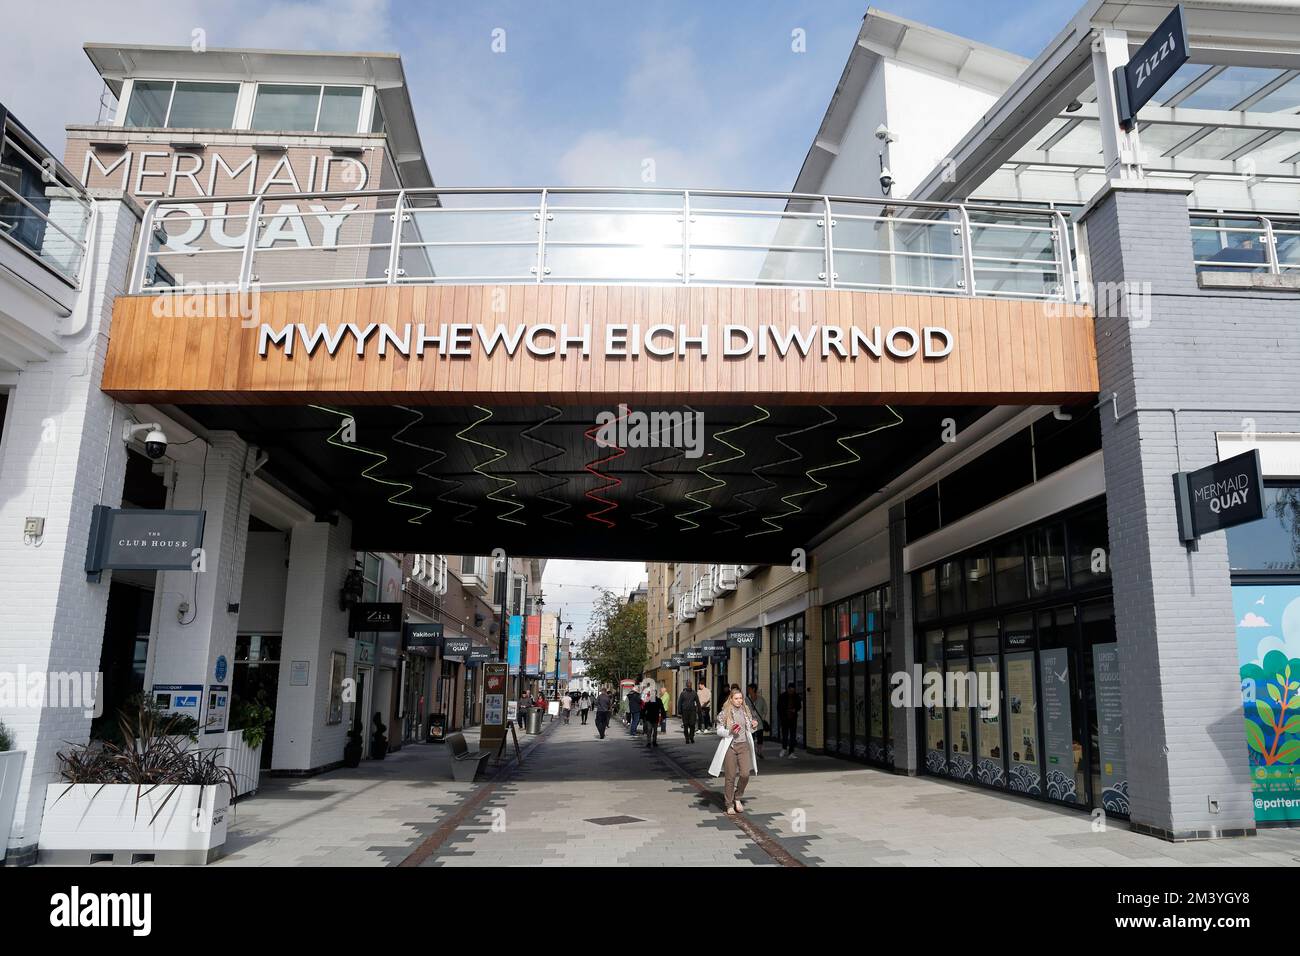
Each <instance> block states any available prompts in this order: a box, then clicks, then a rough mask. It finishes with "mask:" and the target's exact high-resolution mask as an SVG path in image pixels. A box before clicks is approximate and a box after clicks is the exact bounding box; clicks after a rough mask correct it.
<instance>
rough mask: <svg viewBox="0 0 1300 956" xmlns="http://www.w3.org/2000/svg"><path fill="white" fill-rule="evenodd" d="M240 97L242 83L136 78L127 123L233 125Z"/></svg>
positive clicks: (192, 126) (196, 126) (178, 126)
mask: <svg viewBox="0 0 1300 956" xmlns="http://www.w3.org/2000/svg"><path fill="white" fill-rule="evenodd" d="M238 99H239V84H238V83H201V82H192V81H187V80H186V81H181V80H136V81H135V82H134V83H133V84H132V86H131V101H130V103H129V104H128V106H127V111H126V125H127V126H157V127H167V128H171V129H230V128H232V127H233V126H234V123H235V103H236V101H237V100H238Z"/></svg>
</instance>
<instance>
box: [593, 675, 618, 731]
mask: <svg viewBox="0 0 1300 956" xmlns="http://www.w3.org/2000/svg"><path fill="white" fill-rule="evenodd" d="M613 706H614V701H613V699H611V698H610V696H609V694H608V693H607V692H606V691H605V689H604V688H603V687H602V688H601V689H600V694H599V695H597V697H596V733H598V734H599V735H600V739H601V740H604V739H605V728H606V727H608V726H609V712H610V710H611V708H612V707H613Z"/></svg>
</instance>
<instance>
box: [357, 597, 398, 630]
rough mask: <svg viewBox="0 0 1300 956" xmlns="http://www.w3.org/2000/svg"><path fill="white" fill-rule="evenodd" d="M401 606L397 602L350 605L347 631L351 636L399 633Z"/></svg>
mask: <svg viewBox="0 0 1300 956" xmlns="http://www.w3.org/2000/svg"><path fill="white" fill-rule="evenodd" d="M401 629H402V605H401V604H400V603H399V602H396V601H394V602H384V603H378V602H369V601H367V602H363V603H360V604H354V605H352V617H351V619H350V620H349V623H348V630H349V631H351V632H352V633H353V634H360V633H367V632H371V631H400V630H401Z"/></svg>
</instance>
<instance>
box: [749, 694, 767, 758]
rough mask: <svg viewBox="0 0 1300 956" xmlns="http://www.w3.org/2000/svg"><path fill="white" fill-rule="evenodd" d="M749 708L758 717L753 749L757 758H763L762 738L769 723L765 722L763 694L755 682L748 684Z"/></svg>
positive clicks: (765, 712)
mask: <svg viewBox="0 0 1300 956" xmlns="http://www.w3.org/2000/svg"><path fill="white" fill-rule="evenodd" d="M748 696H749V708H750V710H752V711H753V712H754V716H755V717H757V718H758V730H756V731H754V751H755V753H757V754H758V759H759V760H762V759H763V739H764V735H765V734H766V733H767V732H768V731H769V730H771V724H769V723H768V722H767V701H766V700H764V699H763V695H762V694H760V693H759V692H758V685H757V684H750V685H749V695H748Z"/></svg>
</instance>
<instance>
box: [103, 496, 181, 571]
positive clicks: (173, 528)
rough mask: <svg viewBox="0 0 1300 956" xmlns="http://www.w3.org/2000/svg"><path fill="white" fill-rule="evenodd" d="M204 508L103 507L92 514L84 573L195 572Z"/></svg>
mask: <svg viewBox="0 0 1300 956" xmlns="http://www.w3.org/2000/svg"><path fill="white" fill-rule="evenodd" d="M205 515H206V512H204V511H174V510H168V509H161V508H107V507H105V506H103V505H96V506H95V507H94V508H93V509H92V510H91V515H90V541H89V543H88V544H87V546H86V574H88V575H91V580H93V581H98V580H99V574H100V572H102V571H108V570H126V571H197V570H199V568H201V567H202V561H201V558H202V546H203V522H204V517H205Z"/></svg>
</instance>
